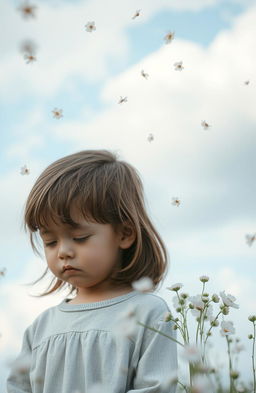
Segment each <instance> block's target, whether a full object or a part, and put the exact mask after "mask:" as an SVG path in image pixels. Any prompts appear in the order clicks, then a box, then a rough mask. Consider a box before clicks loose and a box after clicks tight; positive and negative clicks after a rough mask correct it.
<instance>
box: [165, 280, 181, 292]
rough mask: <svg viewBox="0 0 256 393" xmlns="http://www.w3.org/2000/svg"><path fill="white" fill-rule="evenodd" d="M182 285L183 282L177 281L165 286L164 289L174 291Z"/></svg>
mask: <svg viewBox="0 0 256 393" xmlns="http://www.w3.org/2000/svg"><path fill="white" fill-rule="evenodd" d="M182 287H183V284H182V283H180V282H178V283H177V284H173V285H171V286H170V287H167V288H166V289H169V290H170V291H175V292H177V291H179V290H180V288H182Z"/></svg>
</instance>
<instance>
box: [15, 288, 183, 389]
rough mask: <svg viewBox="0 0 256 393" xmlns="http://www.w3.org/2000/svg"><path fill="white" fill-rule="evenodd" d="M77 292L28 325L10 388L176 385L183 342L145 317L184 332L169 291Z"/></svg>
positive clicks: (140, 387)
mask: <svg viewBox="0 0 256 393" xmlns="http://www.w3.org/2000/svg"><path fill="white" fill-rule="evenodd" d="M69 300H70V299H64V300H63V301H62V302H61V303H60V304H58V305H57V306H54V307H50V308H48V309H47V310H45V311H44V312H42V313H41V314H40V315H39V316H38V317H37V318H36V319H35V320H34V322H33V323H32V324H31V325H29V326H28V327H27V328H26V330H25V332H24V336H23V342H22V347H21V350H20V353H19V354H18V356H17V358H16V360H15V362H14V363H13V365H12V367H11V370H10V373H9V375H8V378H7V393H98V392H102V393H165V392H166V393H167V392H168V393H175V391H176V385H177V383H173V384H171V385H170V383H169V381H170V378H171V376H172V375H173V372H177V344H176V343H175V342H174V341H172V340H171V339H169V338H167V337H164V336H163V335H161V334H159V333H156V332H154V331H152V330H150V329H147V328H145V327H143V326H142V325H139V324H138V323H137V322H138V321H139V322H141V323H143V324H146V325H148V326H150V327H154V328H155V329H157V330H161V331H162V332H163V333H165V334H167V335H168V336H171V337H173V338H175V339H176V331H175V330H173V322H171V321H169V322H165V321H164V315H165V313H166V312H168V311H170V309H169V307H168V305H167V303H166V302H165V300H164V299H162V298H161V297H159V296H157V295H155V294H152V293H141V292H139V291H136V290H133V291H132V292H129V293H126V294H125V295H121V296H117V297H114V298H111V299H107V300H103V301H98V302H93V303H83V304H70V303H69ZM135 321H136V322H135ZM134 322H135V323H134Z"/></svg>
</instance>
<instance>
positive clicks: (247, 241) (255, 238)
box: [245, 233, 256, 246]
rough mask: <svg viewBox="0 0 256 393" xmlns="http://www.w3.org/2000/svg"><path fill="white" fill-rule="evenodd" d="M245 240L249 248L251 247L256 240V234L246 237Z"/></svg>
mask: <svg viewBox="0 0 256 393" xmlns="http://www.w3.org/2000/svg"><path fill="white" fill-rule="evenodd" d="M245 239H246V243H247V244H248V246H251V245H252V243H253V242H254V241H255V240H256V233H254V235H248V234H247V235H245Z"/></svg>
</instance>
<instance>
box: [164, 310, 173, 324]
mask: <svg viewBox="0 0 256 393" xmlns="http://www.w3.org/2000/svg"><path fill="white" fill-rule="evenodd" d="M171 320H172V314H171V313H170V312H169V311H167V312H166V313H165V315H164V321H165V322H169V321H171Z"/></svg>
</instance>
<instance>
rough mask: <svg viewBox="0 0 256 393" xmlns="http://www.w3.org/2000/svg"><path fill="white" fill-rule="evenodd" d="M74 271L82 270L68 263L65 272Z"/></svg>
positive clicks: (64, 268)
mask: <svg viewBox="0 0 256 393" xmlns="http://www.w3.org/2000/svg"><path fill="white" fill-rule="evenodd" d="M69 270H70V271H73V270H80V269H76V268H75V267H73V266H71V265H67V266H64V267H63V272H66V271H69Z"/></svg>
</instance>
